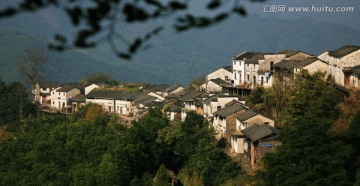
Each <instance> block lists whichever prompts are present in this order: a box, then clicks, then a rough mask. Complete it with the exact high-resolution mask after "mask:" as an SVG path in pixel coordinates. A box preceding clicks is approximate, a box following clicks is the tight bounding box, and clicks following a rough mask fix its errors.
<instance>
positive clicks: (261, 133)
mask: <svg viewBox="0 0 360 186" xmlns="http://www.w3.org/2000/svg"><path fill="white" fill-rule="evenodd" d="M241 132H242V133H243V134H244V136H245V137H247V138H249V139H250V140H251V141H252V142H255V141H258V140H260V139H263V138H265V137H268V136H272V135H279V131H278V130H277V129H275V128H274V127H271V126H269V125H258V124H254V125H251V126H250V127H248V128H246V129H244V130H242V131H241Z"/></svg>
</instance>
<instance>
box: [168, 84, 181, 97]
mask: <svg viewBox="0 0 360 186" xmlns="http://www.w3.org/2000/svg"><path fill="white" fill-rule="evenodd" d="M184 89H185V88H184V87H182V86H180V85H178V84H174V85H170V86H169V87H167V88H166V89H165V94H164V96H165V97H167V96H169V95H174V94H177V93H180V92H181V91H183V90H184Z"/></svg>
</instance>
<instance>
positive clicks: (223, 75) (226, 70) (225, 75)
mask: <svg viewBox="0 0 360 186" xmlns="http://www.w3.org/2000/svg"><path fill="white" fill-rule="evenodd" d="M232 71H233V69H232V66H225V67H221V68H219V69H217V70H215V71H213V72H211V73H209V74H208V75H206V81H210V80H211V79H222V80H224V81H227V82H231V78H232Z"/></svg>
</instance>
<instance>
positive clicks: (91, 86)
mask: <svg viewBox="0 0 360 186" xmlns="http://www.w3.org/2000/svg"><path fill="white" fill-rule="evenodd" d="M106 86H108V85H107V84H105V83H93V84H91V85H88V86H86V87H85V95H87V94H89V93H90V92H91V91H92V90H94V89H96V88H104V87H106Z"/></svg>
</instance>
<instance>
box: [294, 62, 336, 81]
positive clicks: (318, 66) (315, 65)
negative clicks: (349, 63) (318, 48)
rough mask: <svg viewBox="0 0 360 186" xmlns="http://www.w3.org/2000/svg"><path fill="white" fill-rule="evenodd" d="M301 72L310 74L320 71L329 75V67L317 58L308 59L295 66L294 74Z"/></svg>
mask: <svg viewBox="0 0 360 186" xmlns="http://www.w3.org/2000/svg"><path fill="white" fill-rule="evenodd" d="M301 70H307V71H308V72H309V73H310V74H314V73H315V72H318V71H320V72H323V73H325V75H328V74H329V65H328V64H327V63H326V62H325V61H323V60H321V59H319V58H317V57H308V58H306V59H304V60H302V61H300V62H298V63H296V64H295V66H294V73H299V72H300V71H301ZM325 77H326V76H325Z"/></svg>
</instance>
